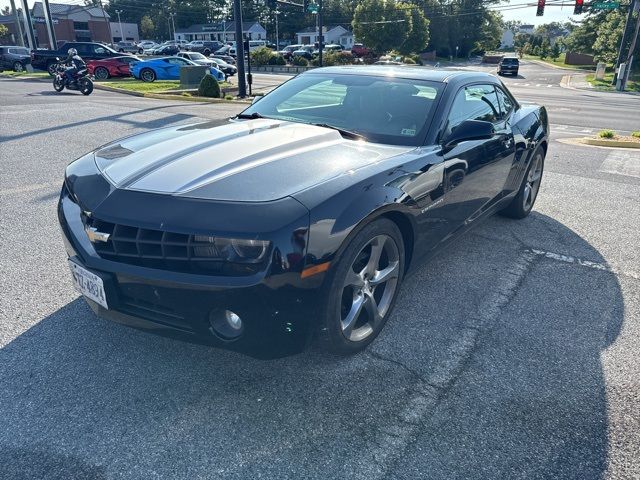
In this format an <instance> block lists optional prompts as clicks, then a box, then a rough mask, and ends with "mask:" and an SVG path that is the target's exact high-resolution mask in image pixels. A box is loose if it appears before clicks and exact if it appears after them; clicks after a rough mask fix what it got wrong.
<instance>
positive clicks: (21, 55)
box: [0, 45, 31, 72]
mask: <svg viewBox="0 0 640 480" xmlns="http://www.w3.org/2000/svg"><path fill="white" fill-rule="evenodd" d="M30 63H31V55H30V54H29V49H28V48H24V47H18V46H7V45H3V46H0V72H1V71H2V70H13V71H14V72H22V71H24V69H25V68H26V67H27V65H29V64H30Z"/></svg>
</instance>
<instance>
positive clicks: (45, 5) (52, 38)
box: [42, 0, 58, 50]
mask: <svg viewBox="0 0 640 480" xmlns="http://www.w3.org/2000/svg"><path fill="white" fill-rule="evenodd" d="M42 13H44V23H45V25H46V26H47V36H48V37H49V45H50V48H51V49H52V50H53V49H55V48H57V46H58V45H57V43H58V42H56V31H55V29H54V27H53V18H51V8H50V7H49V0H42Z"/></svg>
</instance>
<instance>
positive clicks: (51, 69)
mask: <svg viewBox="0 0 640 480" xmlns="http://www.w3.org/2000/svg"><path fill="white" fill-rule="evenodd" d="M57 65H58V64H57V63H56V62H53V61H49V62H48V63H47V72H49V75H51V76H52V77H53V76H54V75H55V74H56V68H57Z"/></svg>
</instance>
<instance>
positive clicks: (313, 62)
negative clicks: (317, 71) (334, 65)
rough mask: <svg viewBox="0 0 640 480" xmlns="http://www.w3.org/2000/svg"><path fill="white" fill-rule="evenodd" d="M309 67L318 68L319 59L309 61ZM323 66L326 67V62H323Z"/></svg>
mask: <svg viewBox="0 0 640 480" xmlns="http://www.w3.org/2000/svg"><path fill="white" fill-rule="evenodd" d="M323 61H324V59H323ZM309 65H311V66H312V67H319V66H320V58H318V57H316V58H313V59H311V61H310V62H309ZM324 65H325V67H326V66H328V65H327V64H326V62H325V64H324Z"/></svg>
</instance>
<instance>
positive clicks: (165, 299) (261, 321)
mask: <svg viewBox="0 0 640 480" xmlns="http://www.w3.org/2000/svg"><path fill="white" fill-rule="evenodd" d="M58 217H59V221H60V225H61V228H62V231H63V234H64V235H63V238H64V243H65V248H66V250H67V254H68V255H69V258H70V260H71V261H73V262H76V263H77V264H79V265H80V266H82V267H84V268H86V269H87V270H89V271H91V272H92V273H94V274H96V275H98V276H99V277H100V278H101V279H102V281H103V283H104V288H105V294H106V297H107V302H108V305H109V309H105V308H103V307H102V306H100V305H98V304H97V303H95V302H93V301H91V300H89V299H87V302H88V303H89V305H90V306H91V308H92V309H93V310H94V312H95V313H96V314H98V315H99V316H101V317H104V318H107V319H109V320H112V321H115V322H117V323H121V324H125V325H128V326H131V327H134V328H137V329H141V330H144V331H147V332H150V333H155V334H160V335H163V336H168V337H171V338H175V339H180V340H185V341H189V342H194V343H200V344H205V345H211V346H215V347H219V348H224V349H228V350H234V351H238V352H241V353H244V354H248V355H251V356H254V357H257V358H276V357H281V356H286V355H291V354H294V353H298V352H300V351H302V350H304V349H305V348H306V347H307V345H308V344H309V342H310V340H311V337H312V334H313V331H314V326H315V323H316V322H314V317H313V316H312V315H310V312H313V311H316V310H317V307H318V298H319V297H320V295H319V294H318V292H319V291H320V285H318V284H315V285H314V286H309V285H306V284H304V283H301V280H300V275H299V273H295V272H285V273H283V274H281V275H277V276H276V277H270V275H269V274H268V272H269V271H270V268H267V269H266V270H265V271H264V272H260V273H258V274H255V275H251V276H242V277H221V276H211V275H200V274H191V273H180V272H172V271H167V270H159V269H152V268H146V267H141V266H137V265H130V264H124V263H119V262H114V261H110V260H107V259H103V258H101V257H99V256H98V255H97V254H96V253H95V250H94V249H93V246H92V244H91V242H90V241H89V239H88V237H87V235H86V233H85V232H84V224H83V223H82V217H81V209H80V207H79V206H78V205H77V204H76V203H75V202H74V201H73V200H72V199H71V198H70V197H69V195H68V193H67V191H66V189H63V192H62V195H61V197H60V201H59V204H58ZM224 310H230V311H232V312H234V313H236V314H237V315H238V316H240V318H241V319H242V322H243V326H244V327H243V332H242V334H241V335H240V336H239V337H238V338H236V339H234V340H226V339H224V338H222V337H221V336H220V335H218V334H216V332H215V331H214V330H213V329H212V328H211V324H210V321H209V320H210V315H211V314H213V315H215V314H219V313H220V312H223V311H224Z"/></svg>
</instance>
